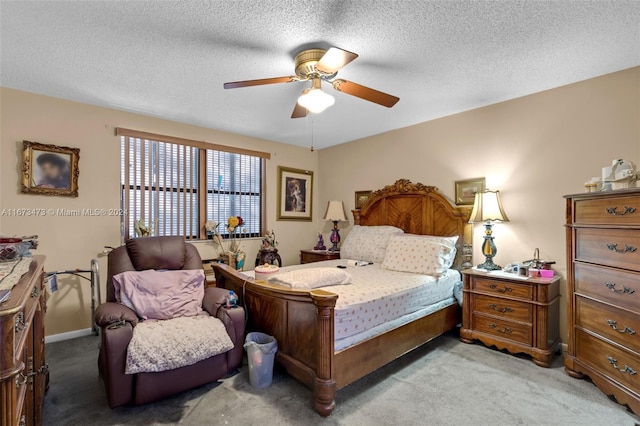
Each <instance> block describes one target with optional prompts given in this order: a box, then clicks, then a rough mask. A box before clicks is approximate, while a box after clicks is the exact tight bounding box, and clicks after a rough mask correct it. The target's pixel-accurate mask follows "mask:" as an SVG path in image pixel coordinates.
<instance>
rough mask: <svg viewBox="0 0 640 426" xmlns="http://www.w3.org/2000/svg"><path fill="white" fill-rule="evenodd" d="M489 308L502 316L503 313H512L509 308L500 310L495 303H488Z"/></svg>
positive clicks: (504, 307) (505, 307)
mask: <svg viewBox="0 0 640 426" xmlns="http://www.w3.org/2000/svg"><path fill="white" fill-rule="evenodd" d="M489 307H490V308H491V309H493V310H494V311H498V312H501V313H503V314H504V313H505V312H513V309H511V308H510V307H508V306H503V307H502V308H499V307H498V305H496V304H495V303H489Z"/></svg>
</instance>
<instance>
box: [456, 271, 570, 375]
mask: <svg viewBox="0 0 640 426" xmlns="http://www.w3.org/2000/svg"><path fill="white" fill-rule="evenodd" d="M462 274H463V275H464V287H463V292H464V303H463V306H462V328H461V329H460V340H462V341H463V342H465V343H472V342H473V341H474V340H475V339H477V340H480V341H481V342H482V343H484V344H485V345H487V346H495V347H497V348H498V349H506V350H508V351H509V352H511V353H514V354H515V353H525V354H528V355H530V356H531V358H532V359H533V362H535V363H536V364H537V365H539V366H541V367H548V366H549V364H550V362H551V357H552V356H553V354H554V352H555V351H557V350H558V347H559V345H560V327H559V316H560V314H559V312H560V306H559V303H560V300H559V299H560V286H559V283H560V277H558V276H557V275H556V276H555V277H553V278H528V279H526V280H523V279H519V278H517V277H503V276H496V275H491V274H487V273H486V272H482V271H479V270H475V269H467V270H465V271H463V272H462Z"/></svg>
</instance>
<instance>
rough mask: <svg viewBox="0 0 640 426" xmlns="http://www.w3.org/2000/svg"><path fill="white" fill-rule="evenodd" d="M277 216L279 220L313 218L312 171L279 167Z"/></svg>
mask: <svg viewBox="0 0 640 426" xmlns="http://www.w3.org/2000/svg"><path fill="white" fill-rule="evenodd" d="M276 217H277V220H300V221H311V220H312V218H313V172H312V171H309V170H300V169H292V168H289V167H278V214H277V216H276Z"/></svg>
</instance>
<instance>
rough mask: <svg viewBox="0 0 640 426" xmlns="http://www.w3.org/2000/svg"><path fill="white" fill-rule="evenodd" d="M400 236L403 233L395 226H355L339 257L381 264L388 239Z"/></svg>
mask: <svg viewBox="0 0 640 426" xmlns="http://www.w3.org/2000/svg"><path fill="white" fill-rule="evenodd" d="M402 234H404V231H403V230H402V229H400V228H396V227H395V226H386V225H385V226H360V225H355V226H354V227H353V228H351V231H349V234H348V235H347V238H346V239H345V241H344V243H343V244H342V247H341V248H340V257H341V258H342V259H353V260H366V261H367V262H373V263H382V261H384V253H385V251H386V249H387V244H388V243H389V238H391V236H393V235H402Z"/></svg>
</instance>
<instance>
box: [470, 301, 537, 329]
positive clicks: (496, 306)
mask: <svg viewBox="0 0 640 426" xmlns="http://www.w3.org/2000/svg"><path fill="white" fill-rule="evenodd" d="M473 311H474V312H482V313H485V314H489V315H495V316H499V317H504V318H506V319H511V320H515V321H520V322H526V323H532V322H533V321H532V319H533V306H532V305H531V304H530V303H527V302H518V301H517V300H509V299H502V298H497V297H491V296H484V295H481V294H474V295H473Z"/></svg>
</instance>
